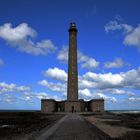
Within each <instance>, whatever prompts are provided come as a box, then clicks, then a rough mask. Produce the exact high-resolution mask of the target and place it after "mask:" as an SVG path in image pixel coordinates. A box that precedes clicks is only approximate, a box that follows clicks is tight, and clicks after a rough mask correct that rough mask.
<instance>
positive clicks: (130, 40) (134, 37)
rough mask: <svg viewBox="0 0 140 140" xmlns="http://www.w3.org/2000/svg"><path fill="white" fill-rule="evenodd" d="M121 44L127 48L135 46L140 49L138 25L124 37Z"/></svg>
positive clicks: (139, 28) (139, 29) (139, 27)
mask: <svg viewBox="0 0 140 140" xmlns="http://www.w3.org/2000/svg"><path fill="white" fill-rule="evenodd" d="M123 43H124V44H125V45H127V46H136V47H138V48H139V49H140V25H138V27H136V28H135V29H134V30H133V31H132V32H131V33H129V34H127V35H126V36H125V38H124V41H123Z"/></svg>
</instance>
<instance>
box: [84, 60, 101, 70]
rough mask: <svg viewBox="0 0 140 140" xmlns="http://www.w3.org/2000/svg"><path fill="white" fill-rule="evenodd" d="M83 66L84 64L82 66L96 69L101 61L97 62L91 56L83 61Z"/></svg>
mask: <svg viewBox="0 0 140 140" xmlns="http://www.w3.org/2000/svg"><path fill="white" fill-rule="evenodd" d="M81 66H82V68H88V69H94V68H97V67H98V66H99V62H97V61H96V60H95V59H93V58H90V59H88V61H87V62H85V63H83V64H82V65H81Z"/></svg>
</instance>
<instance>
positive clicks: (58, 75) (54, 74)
mask: <svg viewBox="0 0 140 140" xmlns="http://www.w3.org/2000/svg"><path fill="white" fill-rule="evenodd" d="M44 76H46V77H50V78H53V79H56V80H60V81H67V73H66V72H65V71H64V70H62V69H59V68H49V69H48V70H46V71H45V72H44Z"/></svg>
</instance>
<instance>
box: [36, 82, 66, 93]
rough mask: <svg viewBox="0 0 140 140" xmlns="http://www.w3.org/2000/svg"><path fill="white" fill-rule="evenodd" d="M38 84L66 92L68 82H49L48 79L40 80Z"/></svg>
mask: <svg viewBox="0 0 140 140" xmlns="http://www.w3.org/2000/svg"><path fill="white" fill-rule="evenodd" d="M38 84H39V85H42V86H44V87H47V88H48V89H50V90H52V91H56V92H66V84H62V83H53V82H48V81H47V80H42V81H39V82H38Z"/></svg>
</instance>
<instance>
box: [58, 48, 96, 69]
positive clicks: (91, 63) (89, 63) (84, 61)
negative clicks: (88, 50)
mask: <svg viewBox="0 0 140 140" xmlns="http://www.w3.org/2000/svg"><path fill="white" fill-rule="evenodd" d="M57 59H58V60H60V61H62V62H66V63H67V62H68V47H67V46H63V47H62V50H60V51H59V52H58V55H57ZM78 63H80V64H81V67H82V68H87V69H95V68H97V67H98V66H99V62H98V61H96V60H95V59H94V58H92V57H88V56H87V55H84V54H83V53H82V52H80V51H78Z"/></svg>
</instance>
